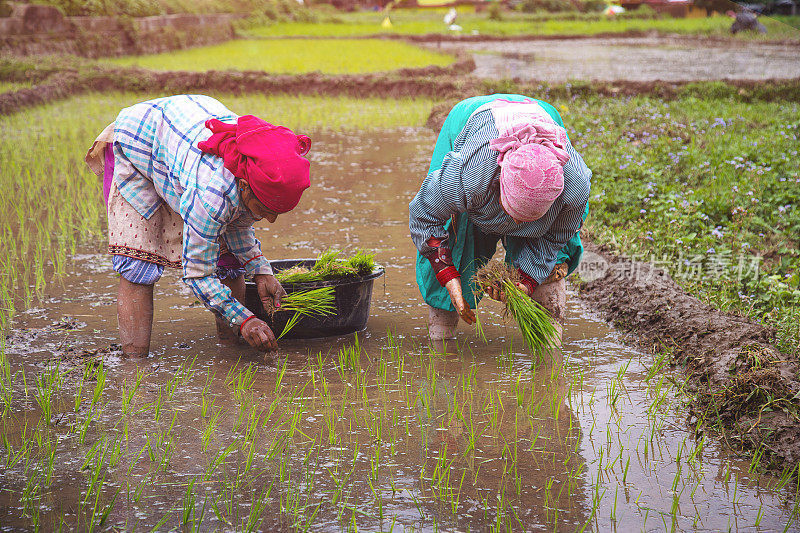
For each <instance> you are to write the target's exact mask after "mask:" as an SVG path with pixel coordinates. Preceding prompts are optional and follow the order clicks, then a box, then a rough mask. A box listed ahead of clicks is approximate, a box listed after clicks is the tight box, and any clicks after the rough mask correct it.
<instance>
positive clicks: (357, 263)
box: [275, 250, 375, 283]
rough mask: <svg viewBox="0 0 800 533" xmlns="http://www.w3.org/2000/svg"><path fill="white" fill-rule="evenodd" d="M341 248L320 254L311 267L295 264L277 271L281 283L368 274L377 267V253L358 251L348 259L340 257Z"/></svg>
mask: <svg viewBox="0 0 800 533" xmlns="http://www.w3.org/2000/svg"><path fill="white" fill-rule="evenodd" d="M340 253H341V252H340V251H339V250H330V251H327V252H323V253H321V254H319V256H318V257H317V260H316V262H315V263H314V264H313V265H312V266H311V268H306V267H304V266H300V265H298V266H293V267H291V268H287V269H286V270H281V271H279V272H276V273H275V277H276V278H278V281H280V282H281V283H312V282H315V281H327V280H334V279H340V278H347V277H354V276H366V275H367V274H371V273H372V271H373V270H374V269H375V254H368V253H366V252H364V251H357V252H356V253H354V254H353V255H352V256H350V257H348V258H346V259H340V258H339V255H340Z"/></svg>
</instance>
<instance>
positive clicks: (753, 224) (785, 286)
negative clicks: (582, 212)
mask: <svg viewBox="0 0 800 533" xmlns="http://www.w3.org/2000/svg"><path fill="white" fill-rule="evenodd" d="M697 87H698V88H704V90H700V91H699V93H702V92H706V93H709V92H710V91H708V89H713V87H714V86H713V84H711V85H709V84H704V85H699V86H697ZM564 105H565V106H566V107H565V108H563V109H564V110H565V111H564V113H565V114H564V119H565V123H566V124H567V125H568V128H569V131H570V135H571V138H572V141H573V143H574V144H575V147H576V149H577V150H578V151H579V152H580V153H581V154H582V155H583V156H584V158H585V159H586V161H587V163H588V165H589V167H590V168H592V170H593V171H594V177H593V181H592V193H591V199H590V201H591V203H592V210H591V215H590V217H589V219H588V221H587V225H586V228H585V230H584V231H585V232H586V234H587V235H588V236H590V238H591V239H593V240H595V241H596V242H599V243H605V244H608V245H610V246H612V248H613V249H615V250H616V251H618V252H621V253H624V254H627V255H631V256H636V257H638V258H640V259H642V260H645V261H653V262H655V263H656V264H657V265H658V266H662V267H664V268H666V269H667V271H669V272H670V274H671V275H672V276H673V277H674V278H675V279H676V280H678V281H679V282H680V283H681V284H682V285H683V286H684V287H685V288H686V289H687V290H688V291H689V292H690V293H692V294H695V295H697V296H698V297H699V298H700V299H702V300H704V301H706V302H707V303H709V304H711V305H713V306H714V307H717V308H719V309H722V310H725V311H730V312H734V313H741V314H743V315H746V316H749V317H751V318H753V319H755V320H757V321H760V322H763V323H765V324H768V325H772V326H775V327H776V328H777V330H778V343H779V348H780V349H782V350H783V351H785V352H787V353H797V352H798V346H800V329H799V328H798V319H800V311H798V310H799V309H800V289H799V288H798V281H799V279H800V247H799V243H798V240H797V235H798V234H800V210H798V208H797V205H798V200H800V193H799V192H798V191H800V173H798V170H797V157H798V146H800V143H799V141H800V132H799V131H798V126H800V125H799V124H798V122H797V116H798V111H800V106H799V105H798V104H797V103H785V102H784V103H741V102H733V101H730V100H727V99H717V98H713V97H691V96H686V97H684V98H682V99H679V100H676V101H673V102H663V101H660V100H658V99H654V98H647V97H637V98H620V99H609V98H602V99H601V98H589V99H588V100H584V101H574V102H565V103H564Z"/></svg>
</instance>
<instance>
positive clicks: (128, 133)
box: [114, 95, 272, 325]
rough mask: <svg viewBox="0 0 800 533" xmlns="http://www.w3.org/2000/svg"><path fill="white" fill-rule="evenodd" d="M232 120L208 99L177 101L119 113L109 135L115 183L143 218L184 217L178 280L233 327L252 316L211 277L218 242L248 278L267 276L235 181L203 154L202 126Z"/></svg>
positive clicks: (181, 98) (186, 97)
mask: <svg viewBox="0 0 800 533" xmlns="http://www.w3.org/2000/svg"><path fill="white" fill-rule="evenodd" d="M210 118H217V119H219V120H222V121H223V122H235V121H236V119H237V118H238V115H235V114H234V113H233V112H231V111H230V110H229V109H227V108H226V107H225V106H223V105H222V104H221V103H220V102H218V101H216V100H214V99H213V98H210V97H208V96H199V95H181V96H171V97H167V98H159V99H156V100H150V101H148V102H142V103H139V104H136V105H133V106H131V107H128V108H126V109H123V110H122V111H121V112H120V114H119V116H118V117H117V120H116V126H115V130H114V145H115V146H114V151H115V156H116V157H115V164H114V168H115V171H114V180H115V182H116V184H117V187H118V188H119V191H120V193H121V194H122V196H123V197H124V198H125V199H126V200H127V201H128V202H129V203H130V204H131V205H132V206H133V207H134V208H135V209H136V210H137V211H138V212H139V213H140V214H141V215H142V216H143V217H145V218H150V217H151V216H152V215H153V213H155V211H156V210H157V209H158V208H159V207H160V206H162V205H164V204H166V205H168V206H169V207H170V208H171V209H172V210H174V211H175V212H177V213H178V214H180V216H181V218H182V219H183V222H184V224H183V252H182V263H183V281H184V282H185V283H186V284H187V285H188V286H189V287H190V288H191V289H192V291H193V292H194V294H195V295H196V296H197V298H199V299H200V301H201V302H203V304H204V305H205V306H206V307H208V308H209V309H211V310H212V311H214V312H215V313H216V314H218V315H219V316H222V317H224V318H225V319H226V320H227V321H228V322H229V323H230V324H231V325H236V324H241V323H242V322H244V321H245V319H247V318H248V317H250V316H251V315H252V313H251V312H250V311H248V310H247V309H246V308H245V307H244V306H243V305H242V304H240V303H239V302H238V301H237V300H236V299H235V298H233V296H232V295H231V292H230V289H228V288H227V287H225V286H224V285H223V284H222V283H220V281H219V279H217V277H216V276H215V275H214V271H215V269H216V267H217V258H218V256H219V248H220V245H219V243H220V241H221V240H222V241H224V242H225V244H226V245H227V247H228V250H230V252H231V253H233V254H234V255H235V256H236V258H237V259H238V260H239V261H240V262H241V263H242V264H243V265H245V268H246V270H247V273H248V274H271V273H272V268H271V267H270V265H269V261H267V260H266V259H264V257H263V256H262V255H261V243H260V242H259V241H258V239H256V237H255V232H254V231H253V222H255V219H254V218H253V216H252V215H251V214H250V212H249V211H248V210H247V208H246V207H245V206H244V204H243V203H241V198H240V195H239V191H238V188H237V186H236V180H235V178H234V177H233V174H231V173H230V171H228V170H227V169H226V168H225V167H224V166H223V161H222V158H220V157H218V156H214V155H211V154H206V153H203V152H201V151H200V150H199V149H198V148H197V143H198V142H200V141H205V140H206V139H208V137H210V136H211V130H208V129H206V127H205V121H206V120H208V119H210Z"/></svg>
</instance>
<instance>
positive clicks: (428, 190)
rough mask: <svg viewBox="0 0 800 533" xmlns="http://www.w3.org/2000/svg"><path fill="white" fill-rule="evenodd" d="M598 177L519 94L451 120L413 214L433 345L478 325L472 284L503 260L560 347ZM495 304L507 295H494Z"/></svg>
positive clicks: (482, 101) (544, 108)
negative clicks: (541, 310)
mask: <svg viewBox="0 0 800 533" xmlns="http://www.w3.org/2000/svg"><path fill="white" fill-rule="evenodd" d="M590 179H591V171H590V170H589V169H588V168H587V166H586V164H585V163H584V162H583V159H582V158H581V156H580V155H578V153H577V152H576V151H575V150H574V149H573V148H572V145H571V144H570V142H569V139H568V137H567V134H566V131H565V130H564V127H563V123H562V121H561V117H560V116H559V114H558V112H557V111H556V110H555V109H554V108H553V107H552V106H551V105H549V104H547V103H545V102H541V101H538V100H534V99H532V98H528V97H526V96H522V95H515V94H495V95H490V96H477V97H473V98H468V99H466V100H463V101H461V102H459V103H458V104H456V105H455V107H453V109H452V110H451V111H450V113H449V115H448V116H447V119H446V120H445V122H444V125H443V126H442V131H441V132H440V133H439V137H438V139H437V141H436V147H435V149H434V153H433V157H432V159H431V165H430V169H429V171H428V175H427V177H426V178H425V181H424V182H423V183H422V187H421V188H420V190H419V192H418V193H417V195H416V196H415V197H414V199H413V200H412V201H411V203H410V204H409V213H410V216H409V227H410V230H411V238H412V240H413V241H414V244H415V245H416V247H417V249H418V251H419V253H418V255H417V284H418V286H419V289H420V292H421V293H422V296H423V298H424V300H425V302H426V303H427V304H428V306H429V308H430V309H429V335H430V337H431V338H432V339H446V338H452V337H453V336H454V334H455V329H456V326H457V324H458V317H459V315H460V316H461V318H462V319H463V320H464V321H465V322H467V323H468V324H472V323H474V322H475V314H474V312H473V311H472V309H474V308H475V307H476V305H477V302H478V301H479V298H480V296H479V295H476V294H475V292H474V287H473V284H472V278H473V276H474V273H475V272H476V270H478V269H479V268H481V267H482V266H483V265H484V264H485V263H486V262H487V261H488V260H489V259H490V258H491V257H492V255H494V253H495V250H496V248H497V243H498V241H501V242H502V243H503V245H504V247H505V250H506V257H505V260H506V262H507V263H510V264H512V265H513V267H514V268H517V269H518V270H519V273H520V275H521V277H522V283H521V284H520V288H521V289H522V290H523V291H525V292H526V293H527V294H528V295H529V296H531V297H532V298H533V299H535V300H536V301H538V302H539V303H541V304H542V305H543V306H544V307H545V308H546V309H547V310H548V311H549V312H550V314H551V315H552V316H553V318H554V322H555V326H556V329H557V330H558V333H559V338H560V336H561V332H562V329H563V320H564V305H565V301H566V292H565V282H564V277H566V276H567V275H568V274H569V273H571V272H572V271H573V270H575V268H577V266H578V263H579V261H580V257H581V254H582V253H583V247H582V245H581V241H580V235H579V233H578V231H579V230H580V228H581V226H582V224H583V220H584V219H585V217H586V213H587V212H588V206H587V203H588V199H589V182H590ZM489 295H490V296H491V297H493V298H495V299H502V298H504V295H503V294H502V293H501V292H500V291H499V290H497V291H490V292H489Z"/></svg>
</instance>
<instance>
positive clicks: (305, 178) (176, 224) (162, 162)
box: [86, 95, 311, 357]
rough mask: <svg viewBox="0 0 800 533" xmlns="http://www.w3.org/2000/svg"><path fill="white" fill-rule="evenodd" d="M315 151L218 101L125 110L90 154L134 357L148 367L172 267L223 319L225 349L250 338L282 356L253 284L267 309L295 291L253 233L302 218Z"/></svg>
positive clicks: (184, 100) (191, 98) (122, 322)
mask: <svg viewBox="0 0 800 533" xmlns="http://www.w3.org/2000/svg"><path fill="white" fill-rule="evenodd" d="M310 146H311V141H310V140H309V138H308V137H306V136H304V135H295V134H294V133H293V132H292V131H291V130H290V129H288V128H285V127H282V126H274V125H272V124H269V123H268V122H265V121H263V120H261V119H259V118H257V117H254V116H252V115H246V116H241V117H240V116H238V115H236V114H234V113H233V112H231V111H230V110H228V109H227V108H226V107H225V106H224V105H222V104H221V103H220V102H218V101H217V100H214V99H213V98H210V97H208V96H200V95H180V96H171V97H167V98H159V99H156V100H150V101H147V102H142V103H139V104H136V105H133V106H131V107H129V108H126V109H123V110H122V111H121V112H120V114H119V115H118V116H117V119H116V121H115V122H114V124H112V125H109V127H107V128H106V130H105V131H104V132H103V133H102V134H101V135H100V137H98V139H97V140H96V141H95V143H94V145H93V146H92V148H91V149H90V150H89V153H88V154H87V157H86V160H87V163H89V166H90V167H91V168H92V169H93V170H94V171H95V172H97V173H98V174H102V175H103V177H104V194H105V198H106V202H107V208H108V233H109V252H110V253H111V254H112V258H113V264H114V270H116V271H117V272H119V274H120V276H121V279H120V287H119V297H118V301H117V305H118V316H119V329H120V337H121V340H122V349H123V352H124V354H126V355H130V356H139V357H143V356H146V355H147V354H148V352H149V349H150V335H151V330H152V322H153V285H154V284H155V282H156V281H157V280H158V279H159V278H160V277H161V274H162V273H163V270H164V267H165V266H169V267H175V268H182V269H183V280H184V282H185V283H186V284H187V285H188V286H189V287H190V288H191V289H192V291H193V292H194V294H195V295H196V296H197V297H198V298H199V299H200V301H202V302H203V304H205V306H206V307H208V308H209V309H211V310H212V311H213V312H214V314H215V316H216V321H217V331H218V333H219V335H220V337H221V338H223V339H224V338H228V339H231V338H236V336H238V334H239V333H241V335H242V337H244V339H245V340H246V341H247V342H248V343H250V344H251V345H252V346H254V347H256V348H258V349H262V350H275V349H276V348H277V344H276V341H275V335H274V334H273V332H272V331H271V330H270V328H269V326H268V325H267V324H266V323H265V322H263V321H261V320H259V319H258V318H256V317H255V316H253V313H251V312H250V311H249V310H248V309H247V308H245V307H244V305H242V302H243V301H244V292H245V284H244V275H245V274H249V275H252V276H253V279H254V281H255V284H256V287H257V289H258V294H259V296H260V297H261V300H262V302H263V303H264V304H265V305H269V304H272V305H274V306H275V307H279V306H280V301H281V298H282V296H283V295H285V291H284V290H283V288H282V287H281V285H280V283H279V282H278V281H277V280H276V279H275V277H274V276H273V275H272V268H271V267H270V264H269V261H267V260H266V259H265V258H264V256H263V255H262V254H261V243H260V242H259V241H258V240H257V239H256V237H255V233H254V231H253V223H254V222H256V221H258V220H261V219H266V220H268V221H269V222H274V221H275V219H276V217H277V216H278V215H279V214H281V213H286V212H287V211H290V210H292V209H294V207H295V206H296V205H297V203H298V202H299V200H300V196H301V195H302V193H303V191H304V190H305V189H306V188H308V186H309V183H310V182H309V162H308V160H307V159H306V158H305V157H304V156H305V154H306V153H307V152H308V150H309V148H310Z"/></svg>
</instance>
